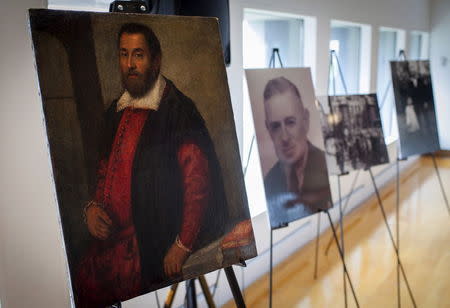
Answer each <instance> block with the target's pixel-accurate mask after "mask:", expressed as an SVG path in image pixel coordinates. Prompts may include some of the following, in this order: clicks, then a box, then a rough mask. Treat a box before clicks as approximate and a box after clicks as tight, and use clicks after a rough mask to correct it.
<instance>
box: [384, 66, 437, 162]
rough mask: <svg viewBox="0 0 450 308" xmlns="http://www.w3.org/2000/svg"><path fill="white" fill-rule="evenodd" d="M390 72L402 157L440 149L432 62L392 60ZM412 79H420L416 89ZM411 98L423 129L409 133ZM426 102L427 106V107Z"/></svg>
mask: <svg viewBox="0 0 450 308" xmlns="http://www.w3.org/2000/svg"><path fill="white" fill-rule="evenodd" d="M391 73H392V84H393V87H394V95H395V107H396V111H397V123H398V133H399V138H400V157H401V158H406V157H408V156H411V155H416V154H423V153H431V152H435V151H437V150H439V149H440V146H439V135H438V130H437V122H436V113H435V108H434V98H433V87H432V83H431V73H430V62H429V61H392V62H391ZM413 76H415V77H416V78H417V79H418V80H419V82H418V85H417V86H415V85H414V84H413V83H412V82H411V78H412V77H413ZM408 96H409V97H411V98H412V100H413V103H412V104H413V106H414V110H415V112H416V114H417V118H418V120H419V125H420V129H419V130H418V131H416V132H408V130H407V125H406V115H405V108H406V103H407V97H408ZM425 102H427V103H428V106H427V107H425Z"/></svg>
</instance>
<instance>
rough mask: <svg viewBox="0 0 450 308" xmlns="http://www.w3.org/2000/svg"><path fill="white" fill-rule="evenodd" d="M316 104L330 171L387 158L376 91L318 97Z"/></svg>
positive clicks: (365, 166)
mask: <svg viewBox="0 0 450 308" xmlns="http://www.w3.org/2000/svg"><path fill="white" fill-rule="evenodd" d="M320 105H321V106H323V107H324V108H322V110H324V112H323V113H322V128H323V135H324V140H325V148H326V152H327V154H328V155H327V158H328V161H327V162H328V168H329V170H330V173H331V174H345V173H348V172H350V171H353V170H358V169H368V168H370V167H372V166H376V165H380V164H385V163H387V162H388V161H389V157H388V152H387V148H386V143H385V140H384V135H383V128H382V125H381V118H380V111H379V109H378V103H377V96H376V94H369V95H342V96H328V97H323V98H321V99H320ZM326 109H327V110H329V112H326V113H325V110H326ZM330 111H331V112H330Z"/></svg>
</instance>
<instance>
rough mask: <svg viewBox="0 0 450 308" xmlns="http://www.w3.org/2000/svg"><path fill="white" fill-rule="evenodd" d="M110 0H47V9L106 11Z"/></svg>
mask: <svg viewBox="0 0 450 308" xmlns="http://www.w3.org/2000/svg"><path fill="white" fill-rule="evenodd" d="M111 2H112V0H78V1H74V0H48V8H49V9H58V10H79V11H95V12H108V11H109V4H110V3H111Z"/></svg>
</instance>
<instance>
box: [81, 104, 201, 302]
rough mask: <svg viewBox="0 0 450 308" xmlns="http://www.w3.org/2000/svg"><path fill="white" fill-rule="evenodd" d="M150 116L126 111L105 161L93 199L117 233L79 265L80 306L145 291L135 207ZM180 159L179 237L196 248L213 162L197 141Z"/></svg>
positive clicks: (183, 149)
mask: <svg viewBox="0 0 450 308" xmlns="http://www.w3.org/2000/svg"><path fill="white" fill-rule="evenodd" d="M149 112H150V111H149V110H145V109H131V108H126V109H125V110H124V113H123V115H122V118H121V120H120V124H119V126H118V129H117V132H116V135H115V138H114V142H113V145H112V148H111V153H110V155H109V157H108V158H107V159H105V160H103V161H101V162H100V168H99V172H98V173H99V180H98V184H97V191H96V196H95V200H94V201H96V202H97V203H99V204H102V206H103V207H104V209H105V211H106V212H107V213H108V215H109V217H110V218H111V220H112V221H113V231H112V234H111V235H110V237H109V238H108V239H107V240H104V241H102V240H97V239H95V240H94V243H93V244H92V246H91V247H90V249H89V251H88V252H87V254H86V255H85V258H84V259H83V260H82V261H81V263H80V266H79V270H78V273H77V275H76V277H75V290H76V298H77V305H78V306H79V307H102V306H105V305H106V304H111V303H113V302H115V301H120V300H124V299H129V298H132V297H135V296H138V295H141V294H142V292H143V290H142V284H141V265H140V264H141V263H140V257H139V247H138V242H137V239H136V232H135V228H134V223H133V217H132V208H131V178H132V166H133V160H134V156H135V151H136V147H137V144H138V142H139V138H140V135H141V131H142V128H143V126H144V124H145V122H146V120H147V117H148V114H149ZM177 158H178V163H179V165H180V169H181V171H182V175H183V190H184V194H183V201H184V202H183V204H184V206H183V219H182V227H181V232H180V234H179V238H180V241H181V243H182V245H183V246H185V247H187V248H189V249H191V248H192V247H193V245H194V243H195V240H196V238H197V235H198V232H199V228H200V225H201V220H202V216H203V213H204V211H205V207H206V206H207V204H208V191H209V189H210V188H209V167H208V160H207V158H206V156H205V154H204V153H203V152H202V151H201V149H200V147H198V146H197V145H196V144H194V143H184V144H182V145H181V146H180V148H179V149H178V153H177ZM155 236H158V235H157V234H155ZM174 241H175V239H174Z"/></svg>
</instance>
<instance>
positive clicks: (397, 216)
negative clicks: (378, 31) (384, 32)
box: [379, 49, 407, 308]
mask: <svg viewBox="0 0 450 308" xmlns="http://www.w3.org/2000/svg"><path fill="white" fill-rule="evenodd" d="M402 59H403V60H405V61H406V53H405V51H404V50H403V49H401V50H400V51H399V53H398V60H402ZM391 86H392V82H391V80H390V81H389V82H388V84H387V86H386V89H385V90H384V93H383V97H382V99H381V102H380V106H379V109H380V111H381V109H383V107H384V106H385V103H386V100H387V96H388V93H389V90H390V89H391ZM392 109H393V110H392V113H395V105H392ZM398 142H400V141H397V160H396V191H397V193H396V204H395V234H396V243H397V307H399V308H400V307H401V294H400V288H401V279H400V265H401V263H400V161H403V160H406V159H407V158H400V156H399V153H400V151H399V148H400V145H399V143H398Z"/></svg>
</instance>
